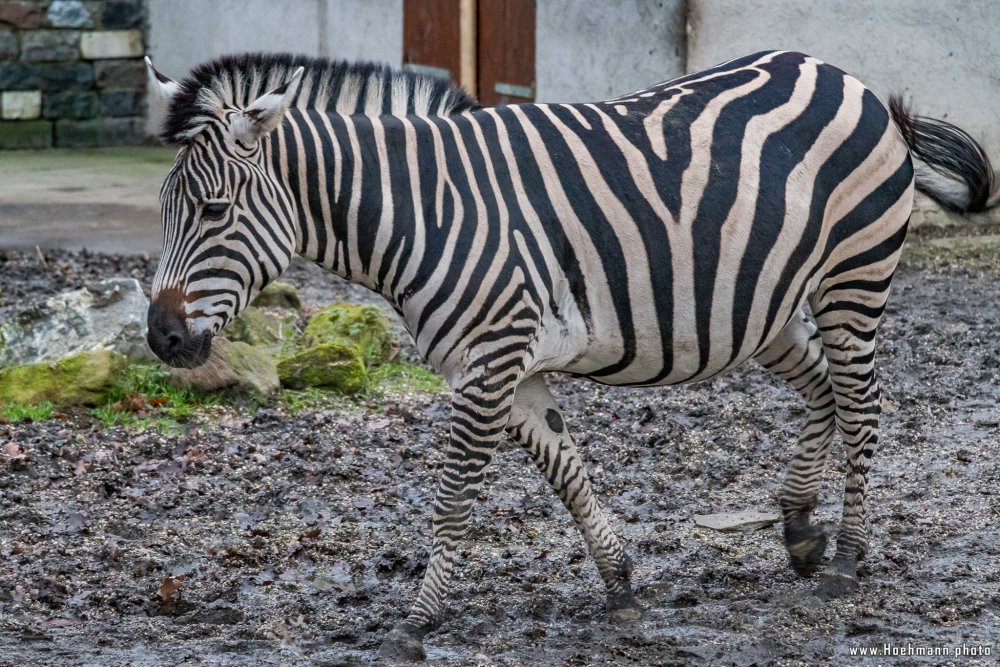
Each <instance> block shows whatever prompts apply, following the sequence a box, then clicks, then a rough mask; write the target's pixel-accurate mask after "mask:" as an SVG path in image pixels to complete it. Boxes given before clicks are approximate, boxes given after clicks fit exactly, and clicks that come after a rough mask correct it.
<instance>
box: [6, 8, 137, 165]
mask: <svg viewBox="0 0 1000 667" xmlns="http://www.w3.org/2000/svg"><path fill="white" fill-rule="evenodd" d="M145 33H146V0H16V1H15V0H0V149H2V148H45V147H50V146H58V147H82V146H120V145H124V144H134V143H140V142H142V141H143V139H144V131H145V120H144V117H145V112H146V72H145V65H144V64H143V60H142V57H143V55H144V53H145V47H144V45H145V41H146V34H145Z"/></svg>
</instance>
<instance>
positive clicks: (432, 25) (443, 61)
mask: <svg viewBox="0 0 1000 667" xmlns="http://www.w3.org/2000/svg"><path fill="white" fill-rule="evenodd" d="M460 26H461V24H460V21H459V0H405V3H404V5H403V68H404V69H409V70H412V71H414V72H419V73H421V74H431V75H433V76H439V77H442V78H445V79H451V80H452V81H459V80H460V73H459V68H460V67H461V30H460Z"/></svg>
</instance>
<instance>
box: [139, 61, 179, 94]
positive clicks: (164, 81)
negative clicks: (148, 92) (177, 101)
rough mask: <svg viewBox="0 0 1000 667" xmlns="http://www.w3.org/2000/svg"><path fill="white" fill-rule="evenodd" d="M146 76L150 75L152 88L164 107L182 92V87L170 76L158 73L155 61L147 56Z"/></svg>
mask: <svg viewBox="0 0 1000 667" xmlns="http://www.w3.org/2000/svg"><path fill="white" fill-rule="evenodd" d="M146 74H148V75H149V85H150V87H151V88H152V89H153V90H155V91H156V92H157V97H158V98H159V99H160V101H161V102H163V104H164V106H166V105H168V104H170V100H171V99H173V97H174V95H176V94H177V91H178V90H180V88H181V85H180V84H179V83H177V82H176V81H174V80H173V79H171V78H170V77H169V76H166V75H165V74H161V73H160V72H158V71H157V69H156V68H155V67H153V61H152V60H150V59H149V56H146Z"/></svg>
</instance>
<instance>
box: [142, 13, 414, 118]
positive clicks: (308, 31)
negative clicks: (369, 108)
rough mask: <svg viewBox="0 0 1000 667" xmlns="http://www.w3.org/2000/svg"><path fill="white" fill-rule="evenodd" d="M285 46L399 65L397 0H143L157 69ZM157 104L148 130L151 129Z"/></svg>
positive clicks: (174, 69)
mask: <svg viewBox="0 0 1000 667" xmlns="http://www.w3.org/2000/svg"><path fill="white" fill-rule="evenodd" d="M245 51H290V52H293V53H305V54H310V55H317V56H320V55H322V56H328V57H331V58H348V59H354V60H357V59H363V60H378V61H384V62H388V63H390V64H393V65H399V63H400V61H401V60H402V53H403V1H402V0H282V1H280V2H275V1H274V0H211V1H210V2H207V1H206V0H150V2H149V56H150V58H151V59H152V60H153V64H154V65H155V66H156V68H157V69H158V70H160V71H161V72H163V73H164V74H166V75H167V76H170V77H172V78H174V79H178V80H179V79H181V78H183V77H184V76H185V75H186V74H187V73H188V72H189V71H190V70H191V69H192V68H193V67H195V66H196V65H198V64H199V63H202V62H205V61H206V60H211V59H212V58H215V57H217V56H220V55H223V54H227V53H240V52H245ZM161 121H162V114H161V111H160V109H159V107H158V105H157V104H156V103H155V101H153V103H152V104H150V114H149V121H148V125H147V128H148V129H149V131H150V133H151V134H154V133H156V132H157V129H158V128H159V125H160V123H161Z"/></svg>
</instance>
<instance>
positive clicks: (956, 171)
mask: <svg viewBox="0 0 1000 667" xmlns="http://www.w3.org/2000/svg"><path fill="white" fill-rule="evenodd" d="M889 113H890V114H892V120H893V121H894V122H895V123H896V127H898V128H899V131H900V132H902V134H903V139H905V140H906V145H907V146H909V148H910V154H911V155H912V156H913V157H914V158H915V159H917V160H919V161H920V162H921V163H922V164H918V165H916V174H915V179H916V186H917V189H918V190H920V191H921V192H923V193H924V194H926V195H927V196H929V197H930V198H931V199H933V200H934V201H936V202H937V203H939V204H941V206H943V207H945V208H946V209H948V210H951V211H956V212H958V213H976V212H979V211H985V210H987V209H989V208H992V207H993V206H996V205H997V204H998V203H1000V188H998V187H997V181H996V174H994V173H993V166H992V165H991V164H990V158H989V157H988V156H987V155H986V151H984V150H983V148H982V146H980V145H979V144H978V143H976V140H975V139H973V138H972V137H970V136H969V134H968V133H967V132H966V131H965V130H963V129H961V128H958V127H955V126H954V125H952V124H951V123H946V122H944V121H943V120H937V119H935V118H927V117H926V116H913V115H910V112H909V111H908V110H907V109H906V106H905V105H904V104H903V101H902V100H901V99H900V98H899V97H898V96H893V97H891V98H889Z"/></svg>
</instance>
